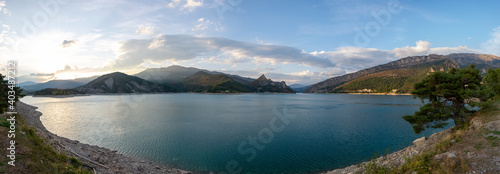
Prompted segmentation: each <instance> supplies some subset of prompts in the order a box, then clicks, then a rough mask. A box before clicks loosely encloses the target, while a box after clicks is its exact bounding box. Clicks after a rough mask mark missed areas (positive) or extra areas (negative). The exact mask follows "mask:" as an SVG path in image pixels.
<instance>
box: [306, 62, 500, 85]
mask: <svg viewBox="0 0 500 174" xmlns="http://www.w3.org/2000/svg"><path fill="white" fill-rule="evenodd" d="M438 64H442V65H440V66H443V68H446V69H449V68H451V67H456V68H463V67H467V66H469V65H470V64H475V65H476V67H477V68H479V69H480V70H481V72H483V73H485V72H487V70H488V69H489V68H500V57H497V56H493V55H484V54H472V53H454V54H450V55H447V56H444V55H435V54H430V55H427V56H411V57H406V58H402V59H399V60H395V61H392V62H389V63H386V64H383V65H378V66H375V67H371V68H367V69H363V70H360V71H357V72H354V73H350V74H345V75H342V76H337V77H333V78H330V79H327V80H325V81H322V82H319V83H316V84H313V85H311V87H309V88H308V89H306V90H305V91H304V93H328V92H338V90H337V91H334V90H336V88H337V87H339V86H341V85H344V84H346V83H348V82H350V81H353V80H355V79H358V78H361V77H365V76H369V75H373V74H376V73H381V72H385V71H390V70H402V69H405V68H406V69H412V68H414V67H417V66H428V67H427V68H422V67H421V69H419V71H428V70H430V69H428V68H432V67H431V66H433V65H438ZM413 70H415V69H413ZM412 78H413V79H415V78H416V77H412ZM418 78H420V77H418ZM378 80H384V79H378ZM372 81H373V80H372ZM385 81H387V82H389V81H393V82H395V83H396V82H397V83H406V82H401V81H400V80H399V81H398V80H396V81H394V80H391V79H385ZM372 83H375V82H372ZM379 83H381V82H380V81H379ZM362 84H367V83H366V82H365V83H361V84H357V85H358V86H360V87H359V88H361V86H362ZM401 85H405V84H401ZM406 85H408V84H406ZM359 88H358V89H356V90H363V89H359ZM350 89H354V87H350ZM366 90H369V89H366Z"/></svg>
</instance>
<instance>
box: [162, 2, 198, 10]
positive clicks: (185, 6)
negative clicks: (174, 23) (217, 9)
mask: <svg viewBox="0 0 500 174" xmlns="http://www.w3.org/2000/svg"><path fill="white" fill-rule="evenodd" d="M202 6H203V2H202V1H197V0H172V1H170V3H168V4H167V7H170V8H178V7H180V9H181V10H187V11H189V12H192V11H194V10H195V9H196V8H198V7H202Z"/></svg>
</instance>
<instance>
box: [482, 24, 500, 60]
mask: <svg viewBox="0 0 500 174" xmlns="http://www.w3.org/2000/svg"><path fill="white" fill-rule="evenodd" d="M490 35H491V38H490V39H489V40H487V41H486V42H485V43H483V44H481V48H482V49H483V50H484V51H486V52H487V53H490V54H495V55H500V27H497V28H495V29H493V31H492V32H491V34H490Z"/></svg>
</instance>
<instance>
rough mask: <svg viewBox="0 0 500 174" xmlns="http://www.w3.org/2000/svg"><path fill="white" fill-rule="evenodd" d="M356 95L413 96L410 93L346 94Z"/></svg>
mask: <svg viewBox="0 0 500 174" xmlns="http://www.w3.org/2000/svg"><path fill="white" fill-rule="evenodd" d="M346 94H354V95H411V94H410V93H346Z"/></svg>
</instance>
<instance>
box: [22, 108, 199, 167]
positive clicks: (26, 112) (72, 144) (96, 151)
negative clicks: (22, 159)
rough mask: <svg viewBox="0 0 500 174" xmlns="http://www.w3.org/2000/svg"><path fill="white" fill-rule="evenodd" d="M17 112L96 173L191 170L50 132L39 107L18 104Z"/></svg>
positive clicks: (55, 147)
mask: <svg viewBox="0 0 500 174" xmlns="http://www.w3.org/2000/svg"><path fill="white" fill-rule="evenodd" d="M16 107H17V112H18V113H19V114H20V116H21V117H23V118H24V120H25V121H26V123H28V125H29V126H32V127H34V128H36V129H37V130H38V132H37V133H38V135H39V136H40V137H41V138H43V139H45V141H46V143H47V144H50V145H51V146H52V147H53V148H54V149H55V150H56V151H58V152H61V153H66V154H68V155H71V156H74V157H76V158H77V159H78V160H80V161H81V162H82V163H83V164H85V165H86V166H88V167H90V168H92V170H93V171H94V173H103V174H113V173H174V174H185V173H191V172H188V171H184V170H180V169H172V168H168V167H165V166H162V165H160V164H156V163H153V162H149V161H145V160H141V159H137V158H133V157H129V156H124V155H122V154H119V153H117V151H114V150H110V149H106V148H102V147H98V146H94V145H88V144H84V143H80V142H78V141H76V140H70V139H67V138H64V137H60V136H58V135H56V134H53V133H51V132H49V131H48V130H47V129H46V128H45V126H43V124H42V122H41V121H40V116H41V115H42V113H41V112H39V111H36V109H37V107H35V106H31V105H28V104H26V103H23V102H17V103H16Z"/></svg>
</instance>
